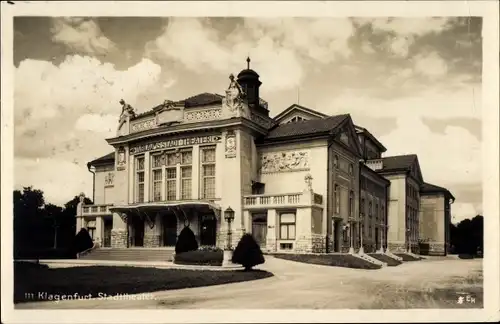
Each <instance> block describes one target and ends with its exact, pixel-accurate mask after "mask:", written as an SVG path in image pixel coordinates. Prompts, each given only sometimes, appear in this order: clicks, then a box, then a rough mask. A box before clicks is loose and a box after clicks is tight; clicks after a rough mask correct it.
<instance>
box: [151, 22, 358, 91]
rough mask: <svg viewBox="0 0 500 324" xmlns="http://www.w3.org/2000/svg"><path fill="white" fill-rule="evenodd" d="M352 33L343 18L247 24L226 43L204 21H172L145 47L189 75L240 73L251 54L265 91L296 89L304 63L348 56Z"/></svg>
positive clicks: (329, 60)
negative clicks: (181, 66) (208, 72)
mask: <svg viewBox="0 0 500 324" xmlns="http://www.w3.org/2000/svg"><path fill="white" fill-rule="evenodd" d="M352 34H353V26H352V23H351V22H350V21H349V20H347V19H330V18H328V19H326V18H324V19H306V18H295V19H292V18H287V19H258V18H248V19H245V20H244V22H243V24H242V25H240V26H238V27H236V28H235V29H234V30H232V31H231V32H229V33H228V34H227V35H226V37H225V38H223V37H222V36H221V34H220V33H219V32H218V31H217V30H215V29H214V28H213V27H212V26H211V25H210V24H207V23H205V21H204V20H202V19H195V18H173V19H171V20H170V21H169V23H168V25H167V26H165V28H164V33H163V34H162V35H161V36H160V37H158V38H157V39H155V40H154V41H152V42H150V43H149V44H148V45H147V46H146V49H147V50H146V52H147V53H148V55H150V56H151V57H163V58H166V59H169V60H173V61H176V62H180V63H181V64H183V65H184V66H185V68H187V69H188V70H191V71H195V72H198V73H205V72H206V71H207V69H210V70H213V71H216V72H219V73H228V74H229V73H230V72H233V73H238V72H239V71H240V70H242V69H244V68H245V65H246V64H245V61H244V60H245V58H246V57H247V56H248V55H250V57H251V58H252V68H253V69H255V70H256V71H258V72H259V73H260V74H261V76H262V77H263V80H262V81H263V82H265V87H263V91H264V92H266V91H275V90H276V91H279V90H286V89H291V88H296V87H297V86H298V85H299V84H300V82H301V81H302V80H303V78H304V75H305V73H306V71H305V64H306V63H307V62H308V61H314V62H316V63H321V64H328V63H331V62H333V61H335V60H336V58H337V56H342V57H346V56H349V55H350V49H349V46H348V44H347V40H348V39H349V37H351V36H352Z"/></svg>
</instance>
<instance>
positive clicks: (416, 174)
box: [410, 157, 424, 184]
mask: <svg viewBox="0 0 500 324" xmlns="http://www.w3.org/2000/svg"><path fill="white" fill-rule="evenodd" d="M410 174H411V176H412V177H413V178H415V179H417V180H418V182H419V184H423V183H424V178H423V176H422V170H421V169H420V163H418V158H417V157H415V160H414V161H413V163H412V165H411V167H410Z"/></svg>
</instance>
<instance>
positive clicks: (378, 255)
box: [368, 253, 403, 267]
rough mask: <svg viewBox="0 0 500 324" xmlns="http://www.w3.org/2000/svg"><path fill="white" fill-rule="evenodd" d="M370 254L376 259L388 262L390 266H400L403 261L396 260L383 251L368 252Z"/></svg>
mask: <svg viewBox="0 0 500 324" xmlns="http://www.w3.org/2000/svg"><path fill="white" fill-rule="evenodd" d="M368 255H369V256H371V257H372V258H374V259H377V260H379V261H382V262H385V263H387V265H388V266H389V267H395V266H398V265H400V264H401V263H403V262H401V261H398V260H395V259H393V258H391V257H390V256H388V255H385V254H382V253H368Z"/></svg>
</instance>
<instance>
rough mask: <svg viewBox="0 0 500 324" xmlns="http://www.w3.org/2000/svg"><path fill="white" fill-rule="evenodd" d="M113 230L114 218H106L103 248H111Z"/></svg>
mask: <svg viewBox="0 0 500 324" xmlns="http://www.w3.org/2000/svg"><path fill="white" fill-rule="evenodd" d="M112 229H113V218H111V217H110V218H104V239H103V247H111V230H112Z"/></svg>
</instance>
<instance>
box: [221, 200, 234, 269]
mask: <svg viewBox="0 0 500 324" xmlns="http://www.w3.org/2000/svg"><path fill="white" fill-rule="evenodd" d="M224 219H225V220H226V223H227V243H226V246H225V248H224V258H223V260H222V266H223V267H228V266H231V265H232V262H231V259H232V251H231V250H232V247H231V234H232V233H231V222H232V221H233V220H234V210H233V209H232V208H231V207H228V208H227V209H226V210H225V211H224Z"/></svg>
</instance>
